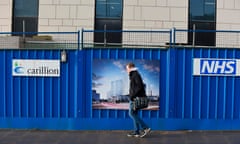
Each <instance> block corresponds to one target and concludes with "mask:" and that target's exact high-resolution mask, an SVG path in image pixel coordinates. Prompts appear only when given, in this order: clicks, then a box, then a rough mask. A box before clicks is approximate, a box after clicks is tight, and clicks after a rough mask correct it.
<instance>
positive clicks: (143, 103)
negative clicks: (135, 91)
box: [133, 96, 149, 110]
mask: <svg viewBox="0 0 240 144" xmlns="http://www.w3.org/2000/svg"><path fill="white" fill-rule="evenodd" d="M148 101H149V100H148V97H146V96H145V97H136V98H135V99H134V101H133V109H134V110H139V109H144V108H147V107H148Z"/></svg>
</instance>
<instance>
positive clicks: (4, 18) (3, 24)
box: [0, 0, 12, 32]
mask: <svg viewBox="0 0 240 144" xmlns="http://www.w3.org/2000/svg"><path fill="white" fill-rule="evenodd" d="M11 24H12V0H0V32H10V31H11Z"/></svg>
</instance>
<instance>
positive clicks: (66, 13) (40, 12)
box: [0, 0, 240, 46]
mask: <svg viewBox="0 0 240 144" xmlns="http://www.w3.org/2000/svg"><path fill="white" fill-rule="evenodd" d="M0 12H1V14H0V32H22V31H26V32H72V31H79V30H81V29H83V28H84V29H89V30H104V29H105V30H163V29H168V30H169V29H172V28H176V29H186V30H188V29H200V30H238V29H239V28H240V20H239V19H238V18H239V15H240V2H238V1H237V0H228V1H227V0H218V1H216V0H148V1H146V0H129V1H123V0H18V1H17V0H2V1H1V2H0ZM101 35H102V34H101V33H100V34H98V33H94V36H93V38H92V39H94V42H103V41H104V40H103V39H104V38H103V37H102V36H101ZM196 35H197V36H195V37H196V45H206V46H214V45H217V44H218V37H221V36H218V34H216V33H204V34H196ZM109 37H111V38H112V39H109V40H108V42H110V43H122V42H123V43H124V40H125V37H126V36H124V34H122V33H118V34H111V36H109ZM179 37H182V38H181V41H179V43H188V44H189V43H192V41H193V37H194V36H193V35H192V34H191V33H185V34H183V35H181V36H179ZM209 41H211V42H209ZM237 41H238V39H237ZM136 43H139V41H137V42H136Z"/></svg>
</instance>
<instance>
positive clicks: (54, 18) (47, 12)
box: [38, 0, 95, 32]
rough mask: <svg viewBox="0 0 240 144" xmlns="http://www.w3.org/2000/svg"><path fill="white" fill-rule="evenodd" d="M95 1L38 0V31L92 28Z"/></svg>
mask: <svg viewBox="0 0 240 144" xmlns="http://www.w3.org/2000/svg"><path fill="white" fill-rule="evenodd" d="M94 2H95V0H39V4H40V5H39V26H38V27H39V29H38V30H39V31H41V32H45V31H51V32H52V31H54V32H55V31H61V32H65V31H78V30H81V29H82V28H85V29H93V28H94V16H95V14H94V11H95V3H94Z"/></svg>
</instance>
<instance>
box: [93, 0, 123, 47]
mask: <svg viewBox="0 0 240 144" xmlns="http://www.w3.org/2000/svg"><path fill="white" fill-rule="evenodd" d="M122 5H123V3H122V0H96V8H95V28H94V29H95V30H106V31H107V32H95V33H94V42H96V43H108V44H111V43H114V44H116V43H122V33H121V32H120V31H121V30H122V13H123V12H122V9H123V6H122ZM108 30H117V31H119V32H108Z"/></svg>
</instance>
